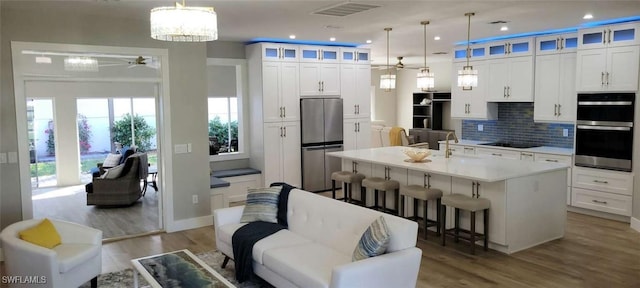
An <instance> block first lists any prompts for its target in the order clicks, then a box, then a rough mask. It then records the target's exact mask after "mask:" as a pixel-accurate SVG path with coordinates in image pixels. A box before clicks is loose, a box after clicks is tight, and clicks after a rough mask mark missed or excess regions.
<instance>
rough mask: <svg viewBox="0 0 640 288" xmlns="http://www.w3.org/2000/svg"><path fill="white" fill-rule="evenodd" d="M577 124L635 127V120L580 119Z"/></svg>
mask: <svg viewBox="0 0 640 288" xmlns="http://www.w3.org/2000/svg"><path fill="white" fill-rule="evenodd" d="M576 124H578V125H587V126H613V127H633V122H618V121H589V120H578V121H576Z"/></svg>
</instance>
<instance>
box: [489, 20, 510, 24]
mask: <svg viewBox="0 0 640 288" xmlns="http://www.w3.org/2000/svg"><path fill="white" fill-rule="evenodd" d="M487 24H507V21H504V20H496V21H491V22H489V23H487Z"/></svg>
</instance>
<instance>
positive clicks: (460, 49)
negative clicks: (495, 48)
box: [453, 44, 487, 62]
mask: <svg viewBox="0 0 640 288" xmlns="http://www.w3.org/2000/svg"><path fill="white" fill-rule="evenodd" d="M469 48H471V55H470V57H469V58H470V59H469V60H481V59H483V58H484V57H485V56H487V52H486V51H487V48H486V46H485V45H484V44H483V45H471V46H470V47H469ZM466 60H467V46H456V48H454V49H453V61H455V62H460V61H466Z"/></svg>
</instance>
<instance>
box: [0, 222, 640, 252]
mask: <svg viewBox="0 0 640 288" xmlns="http://www.w3.org/2000/svg"><path fill="white" fill-rule="evenodd" d="M631 229H633V230H636V231H638V232H640V219H638V218H633V217H631ZM0 252H2V251H0ZM0 255H2V254H0Z"/></svg>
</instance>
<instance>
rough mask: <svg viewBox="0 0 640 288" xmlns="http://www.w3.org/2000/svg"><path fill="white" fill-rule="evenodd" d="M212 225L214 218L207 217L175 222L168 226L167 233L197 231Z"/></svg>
mask: <svg viewBox="0 0 640 288" xmlns="http://www.w3.org/2000/svg"><path fill="white" fill-rule="evenodd" d="M212 225H213V216H212V215H207V216H202V217H196V218H189V219H184V220H177V221H173V223H172V225H167V227H166V230H167V233H171V232H177V231H182V230H189V229H195V228H200V227H205V226H212Z"/></svg>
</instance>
